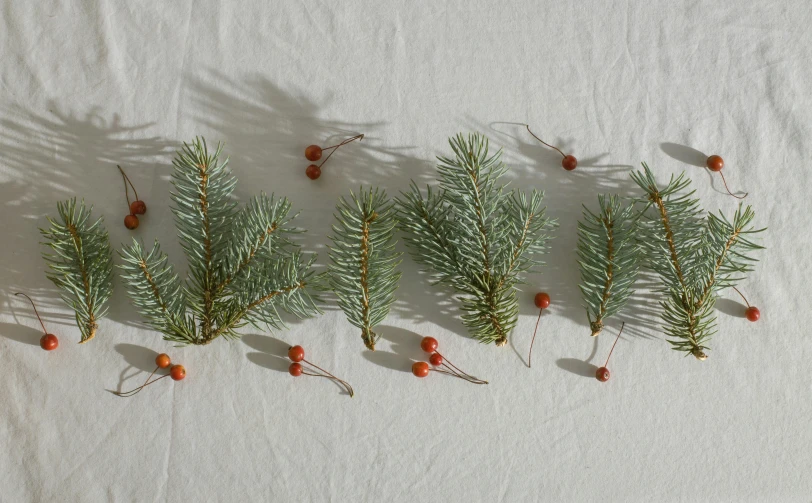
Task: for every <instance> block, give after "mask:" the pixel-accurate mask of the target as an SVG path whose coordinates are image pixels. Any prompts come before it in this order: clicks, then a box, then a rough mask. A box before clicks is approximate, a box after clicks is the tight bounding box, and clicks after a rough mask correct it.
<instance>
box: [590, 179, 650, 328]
mask: <svg viewBox="0 0 812 503" xmlns="http://www.w3.org/2000/svg"><path fill="white" fill-rule="evenodd" d="M598 204H599V206H600V212H599V213H598V214H595V213H592V212H591V211H590V210H589V209H588V208H586V206H585V207H584V218H583V220H582V221H581V222H578V264H579V265H580V269H581V284H580V285H579V288H580V289H581V294H582V295H583V299H584V304H585V306H586V311H587V318H588V319H589V326H590V329H591V330H592V335H593V336H595V335H598V334H599V333H600V332H601V330H602V329H603V325H604V321H605V320H606V319H607V318H609V317H611V316H614V315H615V314H617V313H619V312H620V311H621V310H622V309H623V307H624V306H625V305H626V302H627V301H628V300H629V297H630V296H631V295H632V293H633V290H632V286H634V282H635V280H636V279H637V273H638V270H639V260H640V253H639V247H638V245H637V242H636V240H635V232H636V230H637V225H636V222H637V212H636V211H635V208H634V203H633V202H632V203H630V204H628V205H627V206H625V207H624V206H623V205H622V203H621V200H620V197H618V196H616V195H612V196H608V197H607V196H604V195H599V196H598Z"/></svg>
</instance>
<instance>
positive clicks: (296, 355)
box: [288, 346, 305, 362]
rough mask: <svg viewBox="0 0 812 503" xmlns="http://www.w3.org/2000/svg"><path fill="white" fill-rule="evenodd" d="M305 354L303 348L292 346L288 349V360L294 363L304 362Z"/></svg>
mask: <svg viewBox="0 0 812 503" xmlns="http://www.w3.org/2000/svg"><path fill="white" fill-rule="evenodd" d="M304 357H305V353H304V348H303V347H302V346H293V347H291V348H289V349H288V358H290V359H291V361H294V362H300V361H302V360H304Z"/></svg>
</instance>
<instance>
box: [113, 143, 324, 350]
mask: <svg viewBox="0 0 812 503" xmlns="http://www.w3.org/2000/svg"><path fill="white" fill-rule="evenodd" d="M221 151H222V147H221V146H220V145H218V146H217V149H216V150H215V152H213V153H210V152H209V151H208V148H207V146H206V142H205V140H203V139H196V140H195V141H194V142H193V143H192V144H185V143H184V146H183V149H182V150H181V151H180V152H178V154H177V156H176V158H175V160H174V162H173V164H174V171H173V173H172V185H173V187H174V192H173V193H172V201H173V202H174V204H175V205H174V207H173V208H172V211H173V212H174V214H175V224H176V227H177V230H178V237H179V238H180V242H181V246H182V247H183V250H184V252H185V253H186V258H187V261H188V263H189V276H188V278H187V280H186V282H185V283H182V282H181V281H180V279H179V278H178V276H177V274H176V273H175V271H174V268H173V267H172V266H171V265H169V263H168V259H167V257H166V255H164V254H163V253H162V252H161V250H160V247H159V246H158V243H157V242H156V243H155V245H154V246H153V248H152V250H151V251H149V252H147V251H146V250H144V249H143V247H142V246H141V245H140V244H139V243H138V242H137V241H134V242H133V244H131V245H128V246H125V247H124V248H123V249H122V251H121V252H120V253H121V257H122V258H123V260H124V264H123V265H121V266H120V267H121V270H122V279H123V280H124V283H125V285H126V287H127V290H128V293H129V295H130V297H131V298H132V300H133V304H135V306H136V308H137V309H138V310H139V311H140V312H141V314H142V315H143V316H144V317H145V318H146V319H147V323H148V324H149V325H150V326H152V327H153V328H155V329H156V330H158V331H160V332H162V333H163V335H164V339H165V340H168V341H171V342H175V343H177V344H179V345H186V344H208V343H210V342H211V341H213V340H214V339H216V338H217V337H220V336H224V337H226V338H229V339H232V338H236V337H238V336H239V335H238V334H237V332H236V330H237V329H239V328H240V327H242V326H244V325H245V324H247V323H251V324H252V325H254V326H256V325H257V324H258V323H265V324H266V325H268V326H270V327H273V328H279V327H282V326H284V323H283V322H282V317H281V314H280V312H279V311H280V310H282V311H285V312H287V313H289V314H293V315H294V316H298V317H302V318H304V317H308V316H312V315H314V314H316V313H318V312H319V309H318V307H317V306H316V301H317V300H318V299H317V298H316V297H314V295H313V294H312V293H311V291H312V290H315V289H318V288H319V287H320V284H321V283H322V282H323V279H322V276H318V275H315V274H314V273H313V271H312V265H313V261H314V260H315V257H312V258H310V259H307V260H304V259H303V258H302V254H301V252H300V251H299V247H298V246H297V245H296V244H294V243H293V242H292V241H291V240H290V239H289V237H290V236H291V235H292V234H294V233H298V232H302V231H301V230H300V229H296V228H295V227H292V225H291V220H292V219H293V217H292V216H289V213H290V207H291V206H290V203H289V202H288V200H287V199H284V198H282V199H275V198H274V197H273V196H271V197H268V196H266V195H265V194H261V195H259V196H257V197H254V198H252V199H251V200H250V201H249V202H248V204H246V205H245V206H244V207H242V208H240V209H238V208H237V205H236V203H234V202H233V201H232V198H231V196H232V193H233V191H234V187H235V185H236V183H237V180H236V178H235V177H234V176H233V175H232V174H231V172H230V171H229V170H228V168H227V164H228V160H225V161H222V162H221V161H220V154H221Z"/></svg>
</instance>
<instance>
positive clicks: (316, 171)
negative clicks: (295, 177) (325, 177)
mask: <svg viewBox="0 0 812 503" xmlns="http://www.w3.org/2000/svg"><path fill="white" fill-rule="evenodd" d="M305 174H306V175H307V177H308V178H310V179H311V180H316V179H317V178H318V177H320V176H321V168H320V167H318V166H316V165H315V164H311V165H310V166H308V167H307V169H306V170H305Z"/></svg>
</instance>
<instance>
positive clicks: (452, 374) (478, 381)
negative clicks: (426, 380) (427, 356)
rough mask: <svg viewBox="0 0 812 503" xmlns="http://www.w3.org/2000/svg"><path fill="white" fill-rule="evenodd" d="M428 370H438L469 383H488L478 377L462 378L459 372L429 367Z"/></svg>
mask: <svg viewBox="0 0 812 503" xmlns="http://www.w3.org/2000/svg"><path fill="white" fill-rule="evenodd" d="M429 370H430V371H432V372H439V373H441V374H448V375H450V376H454V377H459V378H460V379H462V380H464V381H468V382H469V383H472V384H488V381H482V380H480V379H477V380H471V379H466V378H464V377H463V376H461V375H459V374H455V373H454V372H449V371H447V370H442V369H429Z"/></svg>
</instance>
